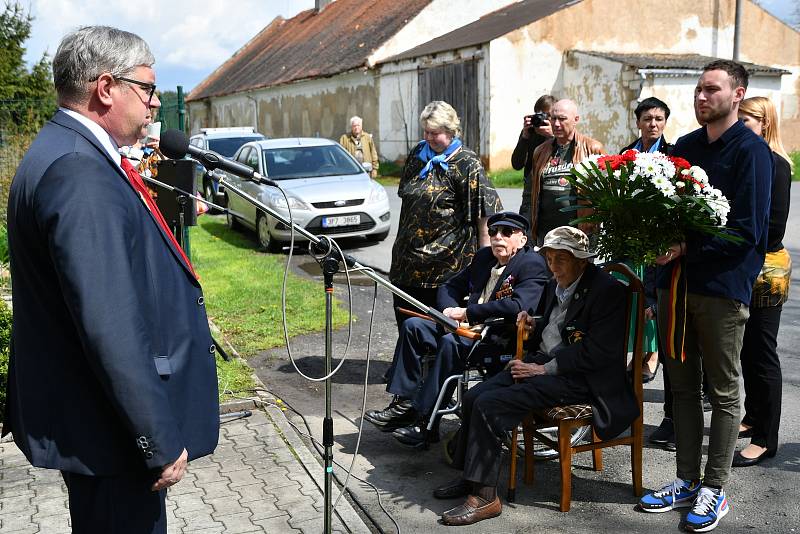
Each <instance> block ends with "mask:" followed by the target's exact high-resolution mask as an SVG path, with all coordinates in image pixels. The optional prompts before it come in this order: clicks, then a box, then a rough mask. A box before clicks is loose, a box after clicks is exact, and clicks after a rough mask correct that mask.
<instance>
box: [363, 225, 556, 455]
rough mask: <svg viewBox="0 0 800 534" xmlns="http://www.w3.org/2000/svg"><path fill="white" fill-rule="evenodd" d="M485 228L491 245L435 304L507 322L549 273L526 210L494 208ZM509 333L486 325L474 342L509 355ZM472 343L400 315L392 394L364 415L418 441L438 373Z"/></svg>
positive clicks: (465, 315) (530, 302) (531, 301)
mask: <svg viewBox="0 0 800 534" xmlns="http://www.w3.org/2000/svg"><path fill="white" fill-rule="evenodd" d="M488 227H489V236H490V244H491V246H490V247H484V248H482V249H480V250H478V252H477V254H476V255H475V257H474V258H473V260H472V262H471V263H470V264H469V265H468V266H467V267H466V268H465V269H464V270H462V271H461V272H459V273H458V274H456V275H455V276H453V277H452V278H450V279H449V280H447V282H445V284H444V285H442V286H441V287H440V288H439V295H438V307H439V309H440V310H442V313H444V315H445V316H447V317H450V318H451V319H455V320H457V321H459V322H461V323H469V324H470V325H480V324H482V323H483V322H484V321H485V320H486V319H489V318H505V319H508V320H509V321H511V322H513V321H514V320H515V318H516V316H517V314H518V313H519V312H520V311H522V310H527V309H529V308H533V307H536V306H537V304H538V303H539V298H540V296H541V294H542V290H543V288H544V285H545V283H546V282H547V279H548V275H547V270H546V267H545V264H544V261H543V260H542V257H541V255H539V254H536V253H535V252H534V251H533V250H532V249H531V248H530V247H528V246H527V245H526V242H527V237H526V236H525V232H526V231H527V230H528V228H529V225H528V221H527V219H525V217H523V216H522V215H519V214H517V213H514V212H510V211H506V212H500V213H496V214H494V215H492V216H491V217H489V220H488ZM467 299H468V300H467ZM465 300H466V304H465ZM491 328H493V329H494V328H500V330H501V331H502V328H501V327H491ZM514 340H515V337H514V336H513V335H504V333H502V332H501V333H499V334H493V333H492V331H490V332H489V335H488V336H487V338H485V339H484V340H483V341H482V342H481V348H482V349H483V350H482V351H481V356H482V357H488V356H492V355H493V356H499V355H500V354H510V353H511V352H513V342H514ZM471 345H472V341H470V340H468V339H465V338H462V337H460V336H458V335H457V334H455V333H444V332H443V331H442V330H441V328H440V327H438V326H437V325H436V324H435V323H433V322H431V321H427V320H425V319H420V318H411V319H408V320H406V321H405V322H404V323H403V325H402V327H401V329H400V336H399V338H398V340H397V346H396V348H395V353H394V360H393V362H392V367H391V375H390V379H389V384H388V386H387V387H386V391H388V392H389V393H391V394H393V395H395V398H394V400H393V401H392V403H391V404H390V405H389V406H388V407H387V408H386V409H384V410H372V411H370V412H367V413H366V414H365V419H366V420H367V421H369V422H370V423H372V424H374V425H376V426H378V427H379V428H381V429H382V430H385V431H389V430H393V431H394V436H395V437H396V438H397V439H398V440H399V441H400V442H401V443H404V444H406V445H412V446H417V445H421V444H423V443H424V442H425V438H426V435H425V433H424V431H423V427H424V426H425V425H424V424H423V423H425V422H427V420H428V417H429V415H430V413H431V411H432V409H433V405H434V404H435V402H436V398H437V396H438V394H439V390H440V389H441V387H442V385H443V383H444V381H445V379H446V378H447V377H449V376H451V375H453V374H456V373H460V372H461V371H462V370H463V369H464V365H465V362H464V361H463V358H464V357H465V356H466V354H467V353H468V351H469V349H470V347H471ZM431 353H435V354H436V359H435V360H434V362H433V363H432V364H431V366H430V368H429V370H428V374H427V376H425V377H424V380H423V376H422V358H423V357H424V356H425V355H426V354H431Z"/></svg>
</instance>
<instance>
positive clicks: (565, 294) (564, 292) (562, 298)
mask: <svg viewBox="0 0 800 534" xmlns="http://www.w3.org/2000/svg"><path fill="white" fill-rule="evenodd" d="M581 278H583V273H581V274H580V276H578V278H576V279H575V281H574V282H572V283H571V284H570V285H569V287H566V288H563V289H562V288H561V286H560V285H558V284H556V298H558V303H559V304H564V302H567V301H569V299H570V298H572V294H573V293H575V289H577V287H578V284H579V283H580V281H581Z"/></svg>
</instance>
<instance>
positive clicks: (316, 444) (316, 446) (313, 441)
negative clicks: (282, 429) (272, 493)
mask: <svg viewBox="0 0 800 534" xmlns="http://www.w3.org/2000/svg"><path fill="white" fill-rule="evenodd" d="M258 392H265V393H268V394H270V395H272V396H273V397H275V399H280V400H279V402H280V403H281V404H283V405H285V406H286V407H287V408H288V409H289V410H291V411H292V412H293V413H295V414H296V415H297V416H298V417H300V419H301V420H302V421H303V425H305V427H306V432H307V433H305V432H302V431H301V430H300V429H299V428H297V426H296V425H295V424H294V423H292V422H291V421H289V419H286V422H287V423H289V425H291V426H292V428H294V429H295V431H297V433H298V434H300V435H301V436H305V437H307V438H308V439H310V440H311V444H312V445H313V446H314V450H315V451H316V452H317V454H318V455H319V456H320V458H321V457H322V456H323V451H322V449H321V448H320V443H319V442H318V441H317V440H316V439H315V438H314V436H312V435H311V425H309V423H308V420H307V419H306V417H305V416H304V415H303V414H302V413H301V412H300V411H299V410H297V409H296V408H295V407H294V406H292V405H291V404H289V403H288V402H287V401H285V400H283V398H282V397H281V396H280V395H276V394H275V393H274V392H272V391H270V390H268V389H266V388H254V389H247V390H238V391H229V392H228V393H231V394H235V393H258ZM257 402H260V403H262V404H266V402H265V401H261V400H259V401H257ZM274 406H276V407H277V408H280V406H277V405H274ZM334 463H335V464H336V465H337V466H338V467H340V468H342V469H344V466H342V465H341V464H340V463H339V462H337V461H335V460H334ZM351 476H352V477H353V478H355V479H356V480H358V481H359V482H361V483H362V484H366V485H367V486H369V487H370V488H372V490H373V491H374V492H375V495H376V496H377V498H378V506H379V507H380V508H381V510H383V512H384V513H385V514H386V516H387V517H388V518H389V520H390V521H391V522H392V523H394V525H395V527H396V528H397V533H398V534H400V533H401V530H400V525H399V524H398V523H397V521H396V520H395V518H394V517H393V516H392V514H391V513H389V511H388V510H387V509H386V507H384V505H383V502H382V500H381V495H380V490H379V489H378V488H377V487H376V486H375V485H374V484H372V483H371V482H368V481H366V480H364V479H362V478H360V477H358V476H356V475H353V474H351ZM333 478H334V479H335V480H336V482H337V483H338V484H339V485H340V486H341V485H342V481H341V480H339V477H338V476H337V475H336V474H335V473H334V474H333ZM347 493H348V495H349V496H350V498H351V499H352V500H353V502H355V503H356V505H358V507H359V509H360V510H361V511H362V512H363V513H364V515H366V516H367V518H369V520H370V522H371V523H372V524H373V525H374V526H375V528H377V529H378V531H380V532H381V533H382V534H385V532H386V531H385V530H383V529H382V528H381V526H380V525H379V524H378V522H377V520H376V519H375V518H374V517H372V515H371V514H370V513H369V512H368V511H367V509H366V508H365V507H364V505H363V504H361V502H360V501H359V500H358V498H357V497H356V496H355V495H353V492H352V490H351V489H349V488H348V489H347Z"/></svg>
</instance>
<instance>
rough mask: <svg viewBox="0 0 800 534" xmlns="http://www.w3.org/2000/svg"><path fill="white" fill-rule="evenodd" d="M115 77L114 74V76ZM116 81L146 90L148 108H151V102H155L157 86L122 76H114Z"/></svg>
mask: <svg viewBox="0 0 800 534" xmlns="http://www.w3.org/2000/svg"><path fill="white" fill-rule="evenodd" d="M112 76H113V74H112ZM114 79H115V80H119V81H121V82H128V83H132V84H134V85H138V86H139V87H141V88H143V89H145V90H146V91H147V107H150V102H152V101H153V95H154V94H155V92H156V84H154V83H147V82H141V81H139V80H134V79H132V78H123V77H122V76H114Z"/></svg>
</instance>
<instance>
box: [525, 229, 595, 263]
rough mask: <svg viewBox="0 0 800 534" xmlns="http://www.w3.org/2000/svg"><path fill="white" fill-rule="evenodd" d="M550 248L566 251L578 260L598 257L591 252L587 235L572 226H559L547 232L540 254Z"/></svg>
mask: <svg viewBox="0 0 800 534" xmlns="http://www.w3.org/2000/svg"><path fill="white" fill-rule="evenodd" d="M548 248H551V249H557V250H566V251H567V252H570V253H571V254H572V255H573V256H575V257H576V258H593V257H594V256H596V255H597V254H596V253H594V252H591V251H590V250H589V238H588V237H586V234H584V233H583V232H581V231H580V230H578V229H577V228H574V227H572V226H559V227H558V228H553V229H552V230H550V231H549V232H547V235H546V236H544V243H542V246H541V248H540V249H539V252H540V253H541V254H544V252H545V250H547V249H548Z"/></svg>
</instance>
